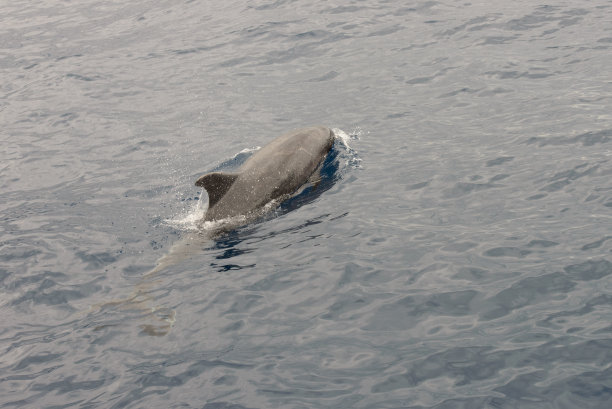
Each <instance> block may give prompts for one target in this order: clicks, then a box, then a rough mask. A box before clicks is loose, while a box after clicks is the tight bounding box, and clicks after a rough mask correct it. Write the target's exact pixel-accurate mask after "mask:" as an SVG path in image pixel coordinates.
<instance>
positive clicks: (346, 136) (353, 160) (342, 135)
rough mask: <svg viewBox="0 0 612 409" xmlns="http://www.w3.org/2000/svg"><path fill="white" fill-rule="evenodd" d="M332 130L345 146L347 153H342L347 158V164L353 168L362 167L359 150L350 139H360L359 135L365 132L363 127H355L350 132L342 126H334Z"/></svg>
mask: <svg viewBox="0 0 612 409" xmlns="http://www.w3.org/2000/svg"><path fill="white" fill-rule="evenodd" d="M332 132H333V133H334V136H335V137H336V140H339V141H340V143H342V145H343V146H344V149H345V153H344V154H343V155H342V156H343V157H344V159H345V165H346V166H350V167H352V168H361V158H360V157H359V155H357V152H356V151H355V150H354V149H353V148H352V147H351V145H350V144H349V142H350V141H355V140H359V137H360V136H361V135H362V134H363V130H362V129H361V128H359V127H358V128H354V129H353V130H352V131H350V132H349V133H346V132H344V131H343V130H342V129H340V128H332Z"/></svg>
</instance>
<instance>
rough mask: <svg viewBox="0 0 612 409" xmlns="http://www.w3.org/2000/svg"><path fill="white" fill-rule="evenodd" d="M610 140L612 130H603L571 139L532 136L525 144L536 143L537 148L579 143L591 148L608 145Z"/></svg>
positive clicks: (565, 137)
mask: <svg viewBox="0 0 612 409" xmlns="http://www.w3.org/2000/svg"><path fill="white" fill-rule="evenodd" d="M610 140H612V129H604V130H601V131H589V132H585V133H582V134H579V135H576V136H573V137H567V136H552V137H539V136H534V137H531V138H529V139H528V140H527V142H526V143H527V144H528V145H529V144H534V143H537V144H538V145H539V146H547V145H553V146H555V145H569V144H574V143H581V144H582V145H583V146H593V145H596V144H604V143H608V142H610Z"/></svg>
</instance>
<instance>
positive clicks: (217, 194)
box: [195, 127, 334, 221]
mask: <svg viewBox="0 0 612 409" xmlns="http://www.w3.org/2000/svg"><path fill="white" fill-rule="evenodd" d="M333 144H334V134H333V132H332V131H331V130H330V129H329V128H326V127H310V128H303V129H298V130H295V131H292V132H289V133H287V134H285V135H282V136H280V137H278V138H276V139H275V140H273V141H272V142H270V143H269V144H268V145H266V146H264V147H263V148H261V149H260V150H259V151H257V152H256V153H255V154H254V155H253V156H251V157H250V158H249V159H248V160H247V161H246V162H245V163H244V164H243V165H242V166H241V167H240V168H239V169H238V171H237V172H235V173H225V172H213V173H208V174H206V175H204V176H202V177H200V178H199V179H198V180H197V181H196V183H195V184H196V186H200V187H203V188H204V189H206V192H207V193H208V210H207V211H206V215H205V216H204V221H215V220H222V219H228V218H232V217H235V216H245V217H246V218H251V217H253V216H255V217H256V216H258V215H259V214H260V213H259V212H260V210H261V209H262V208H263V207H264V206H265V205H266V204H268V203H270V202H271V201H273V200H276V201H277V202H281V201H282V200H284V199H286V198H288V197H289V196H290V195H291V194H293V193H294V192H296V191H297V190H298V189H299V188H300V187H301V186H302V185H304V184H305V183H306V182H307V181H308V180H309V178H310V177H311V176H312V175H313V173H314V172H315V171H316V170H317V168H318V167H319V165H320V164H321V163H322V162H323V160H324V158H325V156H326V155H327V153H328V152H329V150H330V149H331V148H332V145H333Z"/></svg>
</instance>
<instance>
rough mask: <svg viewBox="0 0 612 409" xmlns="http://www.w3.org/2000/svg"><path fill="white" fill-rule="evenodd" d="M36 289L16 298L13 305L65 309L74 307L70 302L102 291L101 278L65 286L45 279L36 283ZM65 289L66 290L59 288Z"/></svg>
mask: <svg viewBox="0 0 612 409" xmlns="http://www.w3.org/2000/svg"><path fill="white" fill-rule="evenodd" d="M35 287H36V288H34V289H32V290H28V291H25V292H24V293H23V294H22V295H20V296H19V297H17V298H15V299H14V300H13V301H12V302H11V305H13V306H19V305H22V304H26V305H29V304H34V305H53V306H61V307H64V308H70V309H72V307H71V306H70V305H69V302H70V301H74V300H79V299H81V298H85V297H88V296H90V295H92V294H95V293H97V292H98V291H100V290H101V288H102V287H101V286H100V284H99V278H96V279H94V280H92V281H89V282H87V283H83V284H75V285H65V284H60V283H57V282H55V281H53V280H51V279H48V278H45V279H43V280H42V281H39V282H37V283H36V286H35ZM57 287H64V288H57Z"/></svg>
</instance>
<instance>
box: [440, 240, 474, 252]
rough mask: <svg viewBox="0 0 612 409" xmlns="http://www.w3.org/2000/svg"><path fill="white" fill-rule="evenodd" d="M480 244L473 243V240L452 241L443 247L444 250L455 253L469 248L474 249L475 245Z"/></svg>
mask: <svg viewBox="0 0 612 409" xmlns="http://www.w3.org/2000/svg"><path fill="white" fill-rule="evenodd" d="M476 246H478V243H473V242H469V241H465V242H456V243H452V244H449V245H447V246H444V247H442V250H443V251H450V252H453V253H464V252H466V251H468V250H471V249H473V248H474V247H476Z"/></svg>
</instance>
